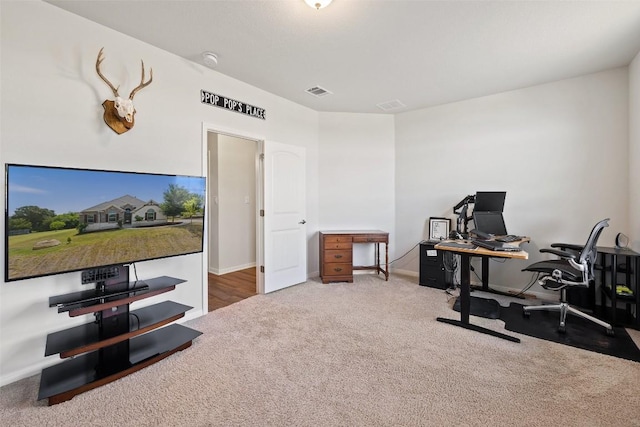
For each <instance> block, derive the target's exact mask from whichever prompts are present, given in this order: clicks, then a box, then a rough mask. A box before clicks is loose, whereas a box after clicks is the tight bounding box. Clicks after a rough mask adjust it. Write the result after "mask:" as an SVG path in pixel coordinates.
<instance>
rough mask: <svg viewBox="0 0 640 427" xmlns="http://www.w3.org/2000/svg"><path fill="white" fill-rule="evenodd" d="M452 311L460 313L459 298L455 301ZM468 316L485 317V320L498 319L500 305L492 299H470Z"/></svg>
mask: <svg viewBox="0 0 640 427" xmlns="http://www.w3.org/2000/svg"><path fill="white" fill-rule="evenodd" d="M453 309H454V310H455V311H457V312H460V298H457V299H456V302H455V303H454V304H453ZM469 314H471V315H472V316H478V317H486V318H487V319H499V318H500V304H499V303H498V301H496V300H494V299H486V298H478V297H471V309H470V310H469Z"/></svg>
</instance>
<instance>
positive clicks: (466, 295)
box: [436, 240, 529, 342]
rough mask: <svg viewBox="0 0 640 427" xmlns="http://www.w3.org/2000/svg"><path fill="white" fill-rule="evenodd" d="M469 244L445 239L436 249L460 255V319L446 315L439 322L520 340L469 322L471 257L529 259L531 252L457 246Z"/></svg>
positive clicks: (513, 243) (518, 242)
mask: <svg viewBox="0 0 640 427" xmlns="http://www.w3.org/2000/svg"><path fill="white" fill-rule="evenodd" d="M523 242H524V240H521V241H517V242H512V243H511V244H512V245H519V244H520V243H523ZM460 243H462V244H469V243H471V242H470V241H460V240H445V241H444V242H442V243H439V244H437V245H436V249H438V250H442V251H450V252H454V253H456V254H458V255H460V320H455V319H448V318H445V317H438V318H436V320H437V321H438V322H443V323H448V324H450V325H455V326H460V327H462V328H465V329H470V330H472V331H476V332H481V333H483V334H487V335H492V336H494V337H498V338H502V339H505V340H508V341H513V342H520V339H519V338H516V337H512V336H510V335H506V334H503V333H500V332H496V331H493V330H491V329H487V328H483V327H481V326H477V325H474V324H472V323H470V322H469V313H470V311H471V295H470V294H471V277H470V276H471V273H470V268H469V267H470V266H471V257H474V256H484V257H498V258H507V259H511V258H514V259H529V254H528V253H527V252H525V251H518V252H499V251H492V250H490V249H485V248H481V247H475V248H473V249H471V248H465V247H462V246H455V245H456V244H460Z"/></svg>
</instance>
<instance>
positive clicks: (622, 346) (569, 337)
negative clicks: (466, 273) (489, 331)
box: [500, 302, 640, 362]
mask: <svg viewBox="0 0 640 427" xmlns="http://www.w3.org/2000/svg"><path fill="white" fill-rule="evenodd" d="M522 307H523V305H522V304H518V303H514V302H512V303H511V304H510V305H509V307H502V308H501V310H500V320H503V321H504V322H505V326H504V327H505V329H506V330H508V331H513V332H518V333H520V334H524V335H529V336H531V337H536V338H540V339H543V340H547V341H553V342H557V343H561V344H566V345H570V346H572V347H577V348H582V349H584V350H590V351H595V352H598V353H602V354H608V355H610V356H615V357H620V358H622V359H628V360H633V361H635V362H640V349H638V347H637V346H636V344H635V343H634V342H633V340H632V339H631V337H630V336H629V334H628V333H627V331H626V330H625V329H624V328H613V329H614V332H615V336H613V337H610V336H608V335H607V334H606V332H605V329H604V328H603V327H602V326H599V325H596V324H595V323H591V322H589V321H588V320H585V319H582V318H580V317H576V316H572V315H571V314H569V315H567V322H566V333H564V334H561V333H560V332H558V326H559V325H560V313H559V312H557V311H532V312H531V316H530V317H529V318H525V317H524V316H523V315H522Z"/></svg>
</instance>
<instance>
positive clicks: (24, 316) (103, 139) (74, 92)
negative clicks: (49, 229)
mask: <svg viewBox="0 0 640 427" xmlns="http://www.w3.org/2000/svg"><path fill="white" fill-rule="evenodd" d="M0 7H1V8H2V9H1V14H0V15H1V16H0V19H1V26H0V27H1V41H0V42H1V45H0V48H1V49H0V50H1V52H2V61H1V64H0V66H1V69H0V71H1V73H0V74H1V82H0V83H1V92H0V103H1V104H0V107H1V109H2V116H1V123H0V125H1V126H0V129H1V130H0V141H1V144H2V152H1V153H2V154H1V155H2V159H0V162H1V163H7V162H11V163H27V164H39V165H51V166H72V167H78V168H97V169H107V170H113V169H116V170H126V171H140V172H157V173H170V174H185V175H206V171H205V168H204V165H206V161H204V160H203V154H204V148H203V134H202V133H203V131H202V129H203V123H204V124H209V125H211V126H213V127H221V128H225V129H231V130H236V131H237V132H239V133H245V132H246V133H248V134H251V135H257V136H260V137H262V138H263V139H267V140H276V141H279V142H282V143H286V144H292V145H299V146H304V147H306V150H307V159H308V168H307V173H308V175H307V183H308V186H307V188H308V191H309V194H310V195H309V197H308V201H309V206H310V207H308V211H309V212H310V215H309V216H308V217H307V222H308V226H309V233H308V234H309V238H310V239H311V238H312V237H313V235H314V234H315V232H316V231H317V229H318V222H317V221H318V219H317V214H316V213H315V212H314V211H313V209H315V208H316V206H317V204H318V200H317V187H318V177H317V164H318V159H317V153H318V149H317V143H318V135H317V129H318V113H317V112H315V111H313V110H310V109H308V108H305V107H301V106H299V105H296V104H293V103H291V102H289V101H286V100H284V99H282V98H279V97H276V96H274V95H271V94H269V93H266V92H264V91H262V90H260V89H257V88H255V87H252V86H249V85H247V84H245V83H242V82H239V81H237V80H234V79H231V78H228V77H226V76H223V75H221V74H219V73H217V72H215V71H212V70H209V69H207V68H205V67H202V66H199V65H197V64H195V63H193V62H190V61H186V60H184V59H182V58H179V57H176V56H175V55H172V54H169V53H167V52H165V51H162V50H159V49H157V48H155V47H152V46H150V45H147V44H145V43H143V42H140V41H138V40H135V39H132V38H130V37H128V36H125V35H123V34H120V33H117V32H115V31H113V30H110V29H108V28H106V27H102V26H100V25H97V24H95V23H92V22H90V21H88V20H85V19H83V18H80V17H78V16H76V15H73V14H70V13H68V12H66V11H63V10H60V9H59V8H56V7H54V6H52V5H49V4H47V3H43V2H1V3H0ZM103 46H104V52H105V60H104V62H103V65H102V67H103V68H102V69H103V72H104V73H105V74H106V75H108V76H109V78H110V79H111V80H112V82H114V84H116V85H118V84H119V85H120V86H121V88H122V90H123V92H126V93H128V92H129V91H130V90H131V88H133V87H134V86H136V85H137V84H138V82H139V79H140V68H139V67H140V59H144V63H145V65H146V66H147V69H149V68H153V73H154V77H153V83H152V84H151V85H150V86H148V87H147V88H145V89H143V90H142V91H140V92H138V93H137V95H136V97H135V105H136V109H137V111H138V112H137V115H136V124H135V127H134V128H133V129H132V130H131V131H129V132H128V133H126V134H123V135H116V134H115V133H114V132H113V131H111V130H110V129H109V128H107V126H106V125H105V124H104V122H103V119H102V111H103V110H102V106H101V104H102V102H103V101H104V100H105V99H108V98H110V97H111V96H112V94H111V91H110V90H109V88H108V87H107V85H106V84H105V83H104V82H102V81H101V80H100V79H99V78H98V76H97V75H96V71H95V61H96V56H97V54H98V51H99V50H100V48H101V47H103ZM201 89H205V90H209V91H212V92H217V93H220V94H222V95H225V96H228V97H231V98H234V99H238V100H241V101H245V102H247V103H250V104H252V105H257V106H260V107H262V108H265V110H266V112H267V120H264V121H263V120H259V119H256V118H251V117H247V116H244V115H241V114H237V113H233V112H229V111H226V110H223V109H220V108H216V107H211V106H208V105H204V104H202V103H201V102H200V90H201ZM0 179H1V180H2V182H1V184H2V186H3V187H4V174H2V178H0ZM0 221H1V223H0V227H1V228H2V229H4V217H3V218H2V220H0ZM316 246H317V243H316ZM3 250H4V249H3ZM206 260H207V252H206V250H205V253H203V254H194V255H186V256H182V257H177V258H171V259H165V260H160V261H148V262H143V263H138V264H137V272H138V276H139V277H140V278H141V279H145V278H151V277H155V276H160V275H169V276H174V277H180V278H183V279H186V280H187V282H186V283H184V284H181V285H179V286H178V287H177V288H176V290H175V291H173V292H171V294H170V295H164V296H159V297H154V298H151V299H149V300H145V302H144V303H142V304H140V305H137V306H141V305H144V304H151V303H155V302H158V301H162V300H165V299H167V297H168V298H170V299H172V300H174V301H177V302H179V303H183V304H187V305H191V306H193V307H194V309H193V310H191V311H190V312H188V313H187V318H191V317H195V316H198V315H201V314H203V313H204V310H206V305H207V302H206V300H205V298H204V295H206V280H205V278H206V269H207V265H206ZM314 262H315V264H316V266H317V253H316V255H315V261H314ZM2 263H3V265H2V270H4V256H3V257H2ZM316 269H317V267H316ZM81 289H84V288H82V287H81V285H80V275H79V273H70V274H62V275H58V276H51V277H48V278H39V279H31V280H23V281H19V282H11V283H3V284H2V286H0V373H1V378H0V384H6V383H8V382H11V381H14V380H16V379H19V378H22V377H25V376H28V375H32V374H36V373H38V372H39V371H40V369H41V368H42V367H43V366H46V365H50V364H54V363H57V362H59V359H58V358H57V357H56V356H52V357H49V358H45V357H44V345H45V339H46V335H47V333H49V332H52V331H56V330H61V329H65V328H67V327H70V326H73V325H75V324H78V323H84V322H86V321H88V320H89V318H88V317H86V318H85V317H81V318H74V319H71V318H69V317H67V316H65V315H63V314H58V313H57V310H56V309H55V308H50V307H49V306H48V298H49V297H50V296H52V295H57V294H63V293H67V292H72V291H76V290H81ZM203 290H204V292H203ZM136 304H138V303H136Z"/></svg>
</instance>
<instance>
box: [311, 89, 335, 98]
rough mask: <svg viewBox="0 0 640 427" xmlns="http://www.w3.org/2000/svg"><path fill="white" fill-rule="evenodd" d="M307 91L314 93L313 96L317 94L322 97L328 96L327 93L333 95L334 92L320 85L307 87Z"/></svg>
mask: <svg viewBox="0 0 640 427" xmlns="http://www.w3.org/2000/svg"><path fill="white" fill-rule="evenodd" d="M305 92H307V93H309V94H311V95H313V96H317V97H318V98H322V97H323V96H327V95H331V94H332V92H329V91H328V90H326V89H325V88H323V87H320V86H314V87H312V88H309V89H307V90H306V91H305Z"/></svg>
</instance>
